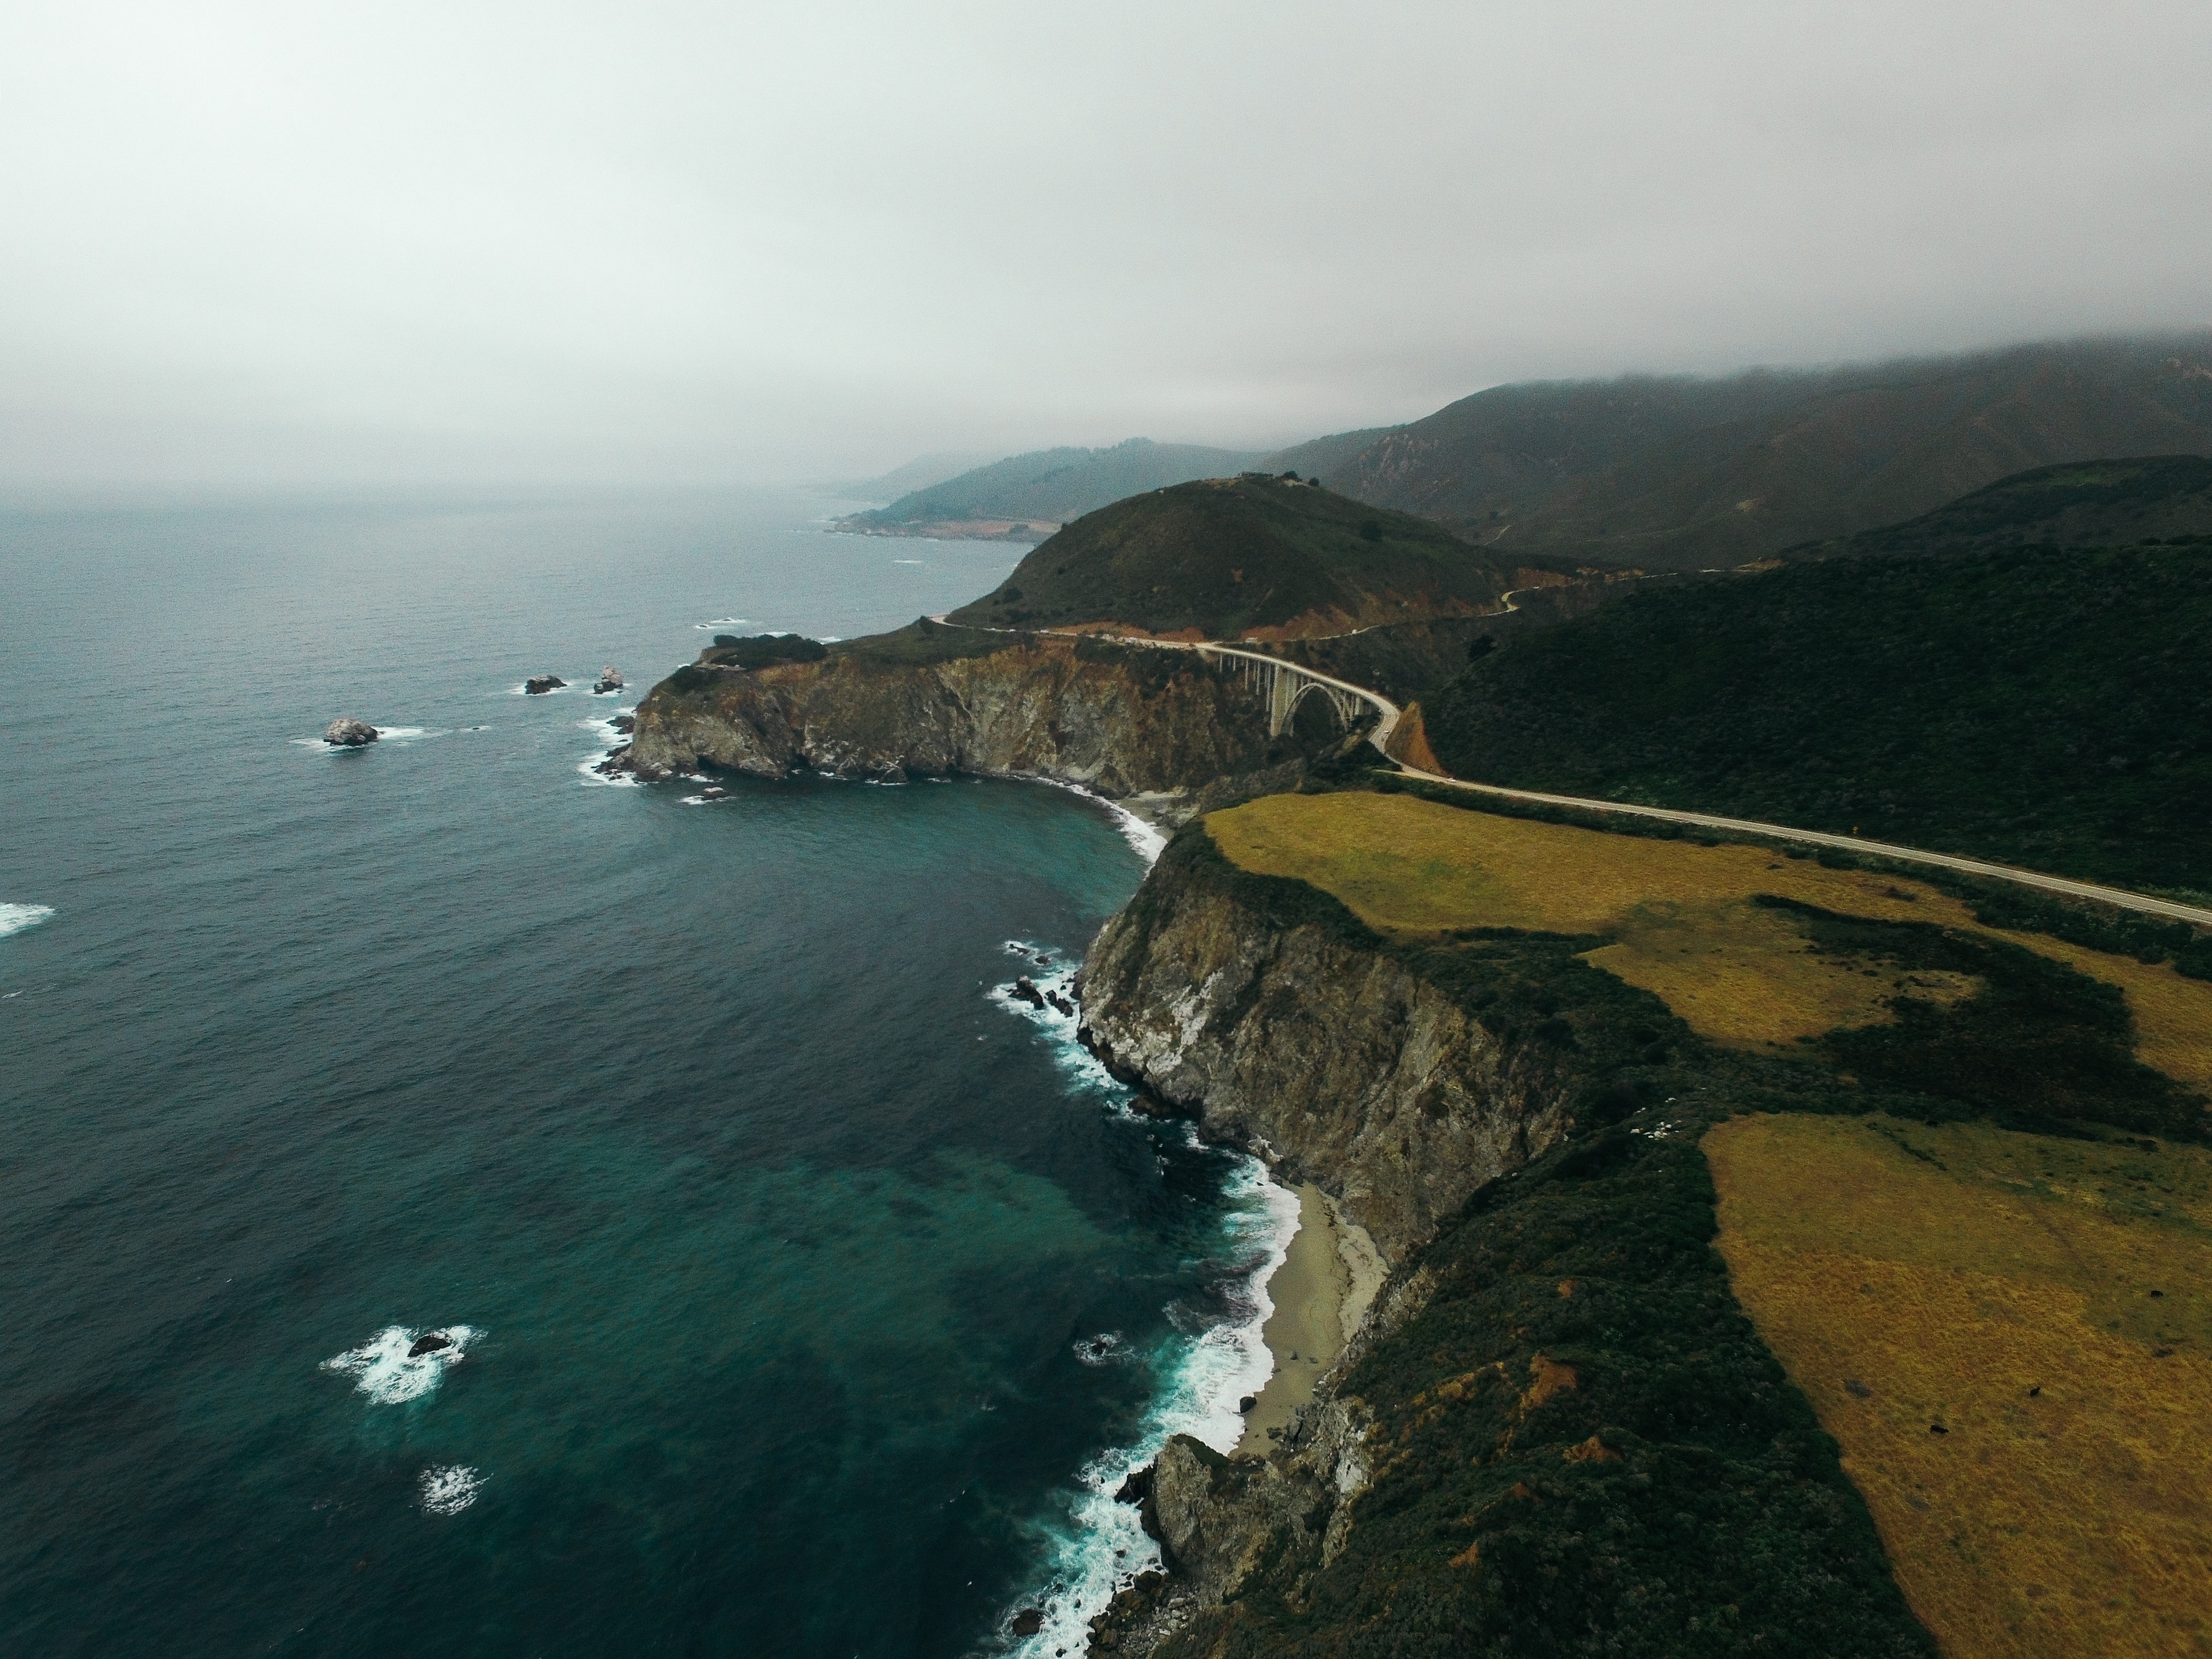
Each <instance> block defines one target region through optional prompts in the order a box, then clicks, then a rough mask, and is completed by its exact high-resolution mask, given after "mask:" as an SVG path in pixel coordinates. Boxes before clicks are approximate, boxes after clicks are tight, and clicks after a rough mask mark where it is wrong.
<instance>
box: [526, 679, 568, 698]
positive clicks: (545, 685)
mask: <svg viewBox="0 0 2212 1659" xmlns="http://www.w3.org/2000/svg"><path fill="white" fill-rule="evenodd" d="M566 684H568V681H566V680H564V679H562V678H561V677H560V676H559V675H558V674H532V676H531V677H530V678H528V679H526V680H525V681H523V683H522V689H523V690H524V691H525V692H526V693H527V694H528V695H529V696H533V697H542V696H544V695H545V694H546V693H547V692H548V691H558V690H560V689H561V688H562V686H564V685H566Z"/></svg>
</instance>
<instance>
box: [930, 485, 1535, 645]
mask: <svg viewBox="0 0 2212 1659" xmlns="http://www.w3.org/2000/svg"><path fill="white" fill-rule="evenodd" d="M1512 586H1514V582H1513V580H1512V579H1511V577H1510V574H1509V573H1508V571H1507V570H1506V568H1505V567H1504V566H1503V565H1501V564H1500V563H1499V562H1498V561H1496V560H1494V559H1493V558H1492V557H1491V556H1488V555H1486V554H1485V553H1482V552H1480V551H1479V550H1476V549H1474V548H1473V547H1470V546H1468V544H1466V543H1465V542H1462V541H1461V540H1459V539H1458V538H1455V537H1454V536H1452V535H1450V534H1449V533H1448V532H1445V531H1443V530H1442V529H1440V528H1438V527H1437V526H1436V525H1434V524H1431V523H1430V522H1429V521H1428V520H1425V519H1418V518H1415V517H1413V516H1412V515H1411V514H1409V513H1393V512H1390V511H1389V510H1388V509H1387V508H1377V507H1364V506H1362V505H1361V504H1360V503H1359V502H1358V501H1351V500H1349V499H1347V498H1346V497H1345V496H1342V495H1337V494H1335V493H1334V492H1333V491H1330V490H1327V489H1316V488H1315V487H1314V486H1312V485H1310V484H1305V483H1298V482H1297V481H1295V480H1291V479H1285V478H1272V477H1264V476H1261V475H1258V474H1252V475H1248V476H1245V477H1237V478H1219V479H1207V480H1204V481H1200V482H1198V483H1185V484H1178V485H1176V486H1175V487H1174V488H1172V489H1162V490H1156V491H1153V492H1152V493H1151V494H1148V495H1138V496H1133V497H1132V498H1130V499H1129V500H1127V501H1116V502H1115V503H1114V504H1113V505H1112V506H1110V507H1104V508H1102V509H1100V510H1099V511H1097V512H1096V513H1089V514H1086V515H1085V517H1083V518H1081V519H1079V520H1076V521H1075V522H1074V523H1073V524H1071V525H1069V526H1067V527H1066V529H1064V530H1062V531H1061V532H1060V533H1059V534H1058V535H1056V536H1054V537H1053V538H1051V539H1050V540H1048V541H1047V542H1044V543H1043V544H1041V545H1039V546H1038V547H1036V548H1035V549H1033V550H1031V551H1030V555H1029V556H1028V557H1027V558H1025V559H1024V560H1023V561H1022V562H1021V563H1020V564H1018V565H1017V566H1016V567H1015V568H1014V571H1013V574H1012V575H1011V576H1009V577H1007V578H1006V580H1005V581H1004V582H1003V583H1001V584H1000V586H999V587H998V588H997V589H996V590H995V591H994V592H991V593H988V594H986V595H985V596H984V597H983V598H982V599H978V600H977V601H976V602H975V604H973V605H966V606H964V607H963V608H962V609H960V610H958V611H954V612H953V613H952V615H951V620H952V621H955V622H964V623H979V624H982V625H985V626H990V627H1042V628H1053V627H1069V626H1074V625H1078V624H1083V623H1109V622H1110V623H1121V624H1124V625H1126V626H1128V627H1132V628H1140V629H1147V630H1150V631H1152V632H1154V633H1176V632H1182V631H1184V630H1187V629H1196V630H1198V632H1199V633H1200V634H1201V635H1204V636H1206V638H1209V639H1235V638H1239V637H1242V636H1243V635H1245V634H1247V633H1248V632H1249V631H1251V630H1254V629H1267V630H1279V631H1286V632H1289V633H1294V634H1297V633H1304V634H1314V633H1333V632H1338V631H1340V630H1342V629H1347V628H1354V627H1360V626H1364V625H1368V624H1371V623H1383V622H1398V621H1403V620H1406V619H1407V618H1411V617H1426V616H1453V615H1460V616H1464V615H1468V614H1470V613H1472V612H1474V611H1481V610H1485V609H1489V608H1492V607H1493V606H1495V605H1496V604H1497V603H1498V597H1499V596H1500V595H1501V594H1503V593H1504V592H1506V591H1507V590H1508V589H1509V588H1510V587H1512Z"/></svg>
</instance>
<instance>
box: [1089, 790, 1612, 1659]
mask: <svg viewBox="0 0 2212 1659" xmlns="http://www.w3.org/2000/svg"><path fill="white" fill-rule="evenodd" d="M1315 901H1316V896H1315V895H1313V894H1312V892H1311V890H1310V889H1304V888H1302V887H1301V886H1300V885H1299V884H1295V883H1287V882H1280V881H1277V880H1274V879H1273V878H1263V877H1255V876H1252V875H1249V873H1246V872H1242V871H1240V870H1237V868H1236V867H1235V866H1232V865H1231V864H1230V863H1229V862H1228V860H1226V859H1225V858H1223V857H1222V856H1221V854H1219V853H1218V850H1216V849H1215V848H1213V846H1212V840H1211V838H1210V837H1209V836H1206V832H1205V831H1204V829H1202V828H1200V827H1198V826H1196V825H1193V826H1192V827H1190V828H1188V829H1185V830H1184V831H1183V832H1182V834H1181V835H1180V836H1177V837H1176V841H1175V842H1173V843H1172V844H1171V845H1170V848H1169V850H1168V852H1167V853H1166V854H1164V855H1163V857H1162V858H1161V859H1160V860H1159V861H1158V864H1156V865H1155V866H1154V867H1153V870H1152V872H1151V873H1150V874H1149V875H1148V876H1147V877H1146V880H1145V883H1144V884H1143V886H1142V887H1140V888H1139V891H1138V893H1137V894H1136V895H1135V896H1133V898H1132V899H1131V901H1130V902H1129V903H1128V904H1127V906H1125V907H1124V908H1123V909H1122V910H1121V912H1120V913H1119V914H1118V915H1115V917H1114V918H1113V919H1112V920H1111V921H1109V922H1108V923H1107V925H1106V927H1104V928H1103V930H1102V931H1101V932H1100V933H1099V935H1098V937H1097V940H1096V941H1094V943H1093V944H1092V945H1091V950H1090V951H1089V953H1088V955H1087V957H1086V958H1085V963H1084V967H1083V972H1082V975H1081V987H1082V991H1081V1006H1082V1011H1083V1021H1084V1024H1083V1030H1082V1036H1083V1040H1084V1041H1085V1043H1086V1044H1087V1045H1088V1046H1089V1047H1090V1048H1091V1051H1092V1052H1093V1053H1094V1054H1097V1056H1098V1058H1099V1059H1100V1060H1101V1061H1102V1062H1103V1064H1104V1065H1105V1066H1107V1068H1108V1069H1109V1071H1111V1072H1112V1073H1114V1075H1115V1076H1116V1077H1117V1078H1119V1079H1121V1080H1122V1081H1124V1082H1126V1083H1127V1084H1129V1085H1132V1086H1133V1087H1134V1088H1135V1089H1137V1090H1138V1091H1139V1093H1140V1095H1141V1096H1142V1097H1144V1099H1145V1100H1146V1101H1147V1102H1148V1103H1150V1105H1151V1108H1152V1109H1154V1110H1156V1111H1158V1112H1160V1113H1162V1114H1163V1115H1176V1116H1182V1117H1188V1118H1192V1119H1194V1120H1195V1121H1196V1124H1197V1127H1198V1129H1199V1132H1200V1133H1201V1134H1203V1135H1204V1136H1206V1138H1207V1139H1212V1140H1214V1141H1217V1142H1220V1143H1223V1144H1228V1145H1234V1146H1239V1147H1242V1148H1244V1149H1246V1150H1249V1151H1250V1152H1254V1153H1255V1154H1256V1155H1258V1156H1259V1157H1261V1158H1262V1159H1264V1160H1265V1161H1266V1162H1267V1164H1268V1165H1269V1167H1270V1169H1271V1170H1273V1171H1274V1172H1275V1174H1276V1176H1277V1177H1278V1178H1279V1179H1280V1180H1284V1181H1286V1182H1291V1183H1292V1184H1294V1185H1295V1184H1307V1185H1310V1186H1311V1187H1315V1188H1319V1190H1320V1192H1321V1193H1322V1194H1326V1196H1327V1198H1328V1200H1329V1201H1330V1203H1331V1205H1332V1206H1334V1209H1335V1210H1336V1212H1337V1213H1338V1214H1340V1216H1341V1217H1342V1218H1343V1220H1344V1222H1345V1224H1346V1226H1347V1227H1350V1228H1354V1229H1359V1230H1362V1236H1363V1237H1371V1240H1372V1249H1373V1251H1374V1254H1375V1258H1376V1267H1377V1268H1378V1270H1379V1271H1380V1272H1381V1273H1387V1275H1388V1277H1387V1278H1385V1279H1383V1283H1382V1285H1381V1287H1380V1291H1379V1293H1376V1294H1373V1296H1372V1301H1371V1304H1370V1306H1368V1307H1367V1308H1366V1309H1365V1310H1364V1316H1363V1317H1362V1318H1361V1319H1360V1320H1359V1322H1358V1326H1357V1328H1355V1329H1353V1330H1352V1331H1351V1332H1349V1333H1347V1334H1346V1340H1344V1342H1343V1345H1342V1346H1341V1349H1340V1351H1339V1352H1336V1353H1335V1354H1334V1357H1333V1358H1332V1361H1331V1363H1329V1364H1328V1365H1327V1367H1326V1368H1325V1369H1324V1370H1322V1373H1321V1375H1320V1376H1318V1377H1316V1378H1315V1379H1313V1381H1312V1384H1311V1389H1312V1396H1311V1399H1310V1401H1309V1402H1308V1403H1305V1404H1303V1405H1300V1406H1298V1407H1297V1408H1296V1409H1295V1410H1294V1411H1292V1412H1291V1413H1290V1414H1289V1419H1288V1421H1287V1423H1285V1425H1281V1429H1280V1433H1279V1436H1278V1437H1275V1438H1273V1440H1272V1441H1269V1440H1262V1441H1261V1442H1259V1443H1257V1444H1255V1443H1253V1441H1252V1440H1251V1439H1250V1438H1249V1437H1248V1439H1247V1441H1246V1443H1243V1444H1242V1445H1240V1446H1239V1447H1238V1448H1237V1450H1236V1451H1235V1452H1234V1453H1232V1454H1231V1455H1223V1454H1221V1453H1219V1452H1217V1451H1215V1450H1214V1449H1212V1448H1211V1447H1209V1446H1206V1445H1205V1444H1204V1443H1201V1442H1200V1441H1198V1440H1196V1439H1194V1438H1193V1437H1189V1436H1177V1437H1176V1438H1175V1439H1173V1440H1171V1441H1170V1442H1169V1443H1168V1444H1167V1446H1166V1447H1165V1448H1164V1449H1163V1450H1162V1452H1161V1454H1160V1455H1159V1457H1158V1459H1157V1460H1156V1461H1155V1462H1153V1464H1152V1466H1150V1467H1149V1468H1146V1469H1145V1470H1142V1471H1139V1474H1138V1475H1136V1476H1134V1477H1133V1478H1132V1480H1131V1481H1130V1483H1129V1485H1128V1486H1127V1487H1125V1489H1124V1491H1123V1492H1122V1494H1121V1495H1122V1497H1123V1498H1124V1500H1125V1501H1128V1502H1133V1503H1137V1504H1139V1505H1140V1506H1141V1510H1142V1514H1143V1516H1144V1522H1145V1526H1146V1531H1147V1532H1149V1533H1150V1534H1152V1536H1153V1537H1154V1538H1155V1539H1156V1540H1157V1541H1158V1542H1159V1545H1160V1548H1161V1553H1162V1556H1163V1558H1164V1561H1165V1564H1166V1569H1167V1570H1166V1571H1164V1572H1153V1573H1147V1574H1145V1575H1143V1576H1142V1577H1139V1579H1137V1580H1136V1581H1135V1582H1134V1583H1132V1584H1131V1585H1130V1586H1129V1587H1128V1588H1127V1589H1125V1590H1124V1591H1123V1592H1122V1593H1121V1595H1119V1596H1117V1597H1116V1598H1115V1601H1113V1602H1112V1603H1111V1604H1110V1605H1109V1607H1108V1608H1107V1609H1106V1611H1105V1612H1103V1613H1101V1614H1100V1615H1098V1617H1097V1619H1096V1620H1093V1621H1092V1629H1093V1632H1094V1646H1095V1648H1096V1649H1097V1650H1098V1651H1101V1652H1114V1653H1128V1654H1138V1655H1142V1654H1149V1653H1152V1651H1154V1650H1156V1649H1158V1647H1159V1646H1160V1645H1161V1644H1163V1643H1164V1642H1165V1641H1167V1640H1168V1638H1170V1637H1171V1636H1172V1635H1173V1634H1174V1633H1175V1632H1176V1631H1178V1630H1180V1629H1182V1628H1183V1627H1184V1626H1186V1625H1187V1624H1188V1623H1189V1622H1190V1620H1192V1619H1193V1618H1194V1617H1195V1616H1196V1615H1197V1614H1199V1613H1201V1612H1203V1611H1204V1610H1206V1609H1208V1608H1213V1607H1220V1606H1221V1605H1222V1603H1223V1602H1224V1601H1227V1600H1230V1599H1231V1598H1234V1597H1235V1596H1236V1595H1237V1594H1238V1593H1239V1591H1240V1590H1241V1589H1243V1588H1245V1587H1246V1585H1247V1583H1248V1582H1249V1581H1250V1580H1252V1578H1253V1577H1254V1576H1255V1573H1257V1572H1259V1571H1261V1568H1262V1566H1263V1565H1264V1566H1265V1567H1266V1568H1267V1572H1268V1575H1269V1578H1270V1583H1271V1585H1277V1586H1279V1584H1280V1583H1281V1582H1282V1579H1283V1577H1284V1575H1285V1571H1286V1569H1285V1564H1286V1563H1287V1564H1289V1565H1288V1568H1287V1571H1288V1576H1289V1578H1290V1580H1291V1583H1293V1584H1295V1583H1297V1582H1298V1581H1300V1580H1301V1579H1303V1578H1307V1577H1310V1576H1311V1575H1312V1574H1313V1573H1315V1572H1318V1571H1321V1570H1322V1569H1323V1568H1326V1567H1327V1566H1328V1565H1329V1564H1330V1563H1331V1562H1332V1561H1334V1559H1336V1557H1337V1555H1338V1553H1340V1550H1341V1549H1342V1547H1343V1544H1344V1541H1345V1539H1346V1536H1347V1535H1348V1534H1349V1531H1350V1529H1351V1528H1352V1526H1353V1525H1354V1524H1355V1520H1356V1510H1357V1500H1358V1498H1359V1496H1360V1495H1361V1494H1362V1493H1363V1492H1364V1491H1366V1489H1367V1487H1368V1486H1369V1484H1370V1480H1371V1478H1372V1473H1373V1470H1372V1459H1371V1458H1370V1455H1368V1453H1367V1452H1366V1450H1365V1449H1364V1447H1365V1442H1366V1439H1367V1436H1368V1433H1369V1429H1370V1413H1368V1411H1367V1408H1366V1406H1365V1403H1364V1401H1361V1400H1359V1399H1358V1398H1357V1397H1356V1396H1350V1395H1343V1394H1342V1393H1340V1384H1341V1383H1342V1380H1343V1379H1344V1378H1345V1377H1346V1376H1347V1375H1348V1374H1349V1373H1350V1372H1351V1370H1352V1369H1353V1368H1354V1367H1355V1366H1356V1365H1357V1364H1358V1361H1359V1359H1360V1358H1362V1357H1364V1355H1365V1354H1366V1353H1367V1352H1369V1351H1370V1349H1371V1348H1372V1346H1374V1344H1375V1343H1376V1341H1377V1340H1379V1339H1380V1338H1382V1337H1383V1336H1384V1335H1385V1334H1388V1333H1389V1332H1390V1331H1392V1330H1394V1329H1395V1328H1397V1327H1398V1326H1399V1325H1401V1324H1402V1323H1403V1322H1405V1321H1406V1320H1407V1318H1409V1317H1411V1316H1413V1315H1414V1314H1416V1313H1418V1312H1419V1310H1420V1309H1421V1308H1422V1307H1423V1306H1424V1305H1425V1302H1426V1301H1427V1298H1428V1296H1429V1293H1430V1291H1431V1289H1432V1285H1431V1281H1430V1279H1429V1277H1428V1276H1427V1274H1426V1273H1425V1272H1424V1271H1423V1270H1422V1268H1421V1267H1420V1266H1419V1256H1420V1252H1421V1247H1422V1246H1423V1245H1424V1244H1425V1243H1426V1242H1427V1241H1428V1240H1429V1239H1430V1238H1431V1237H1432V1236H1433V1235H1434V1233H1435V1231H1436V1230H1437V1226H1438V1225H1440V1224H1441V1223H1442V1222H1443V1221H1444V1220H1445V1219H1448V1218H1449V1217H1450V1216H1452V1215H1453V1214H1454V1213H1455V1212H1457V1211H1458V1210H1459V1209H1460V1208H1461V1207H1462V1206H1463V1205H1464V1204H1465V1203H1466V1201H1467V1200H1468V1198H1469V1197H1470V1196H1471V1195H1472V1194H1474V1192H1475V1190H1476V1189H1477V1188H1480V1187H1482V1186H1484V1185H1486V1184H1487V1183H1489V1182H1493V1181H1495V1180H1497V1179H1498V1178H1499V1177H1500V1176H1504V1175H1507V1174H1509V1173H1510V1172H1512V1171H1513V1170H1517V1169H1519V1168H1521V1167H1522V1165H1524V1164H1527V1163H1528V1161H1529V1160H1530V1159H1531V1158H1534V1157H1537V1156H1540V1155H1541V1153H1543V1152H1545V1151H1547V1150H1548V1149H1549V1148H1550V1147H1552V1146H1554V1145H1556V1144H1557V1143H1558V1142H1559V1141H1560V1140H1561V1139H1563V1138H1564V1137H1565V1135H1566V1134H1567V1133H1569V1132H1570V1131H1571V1128H1572V1127H1573V1118H1572V1115H1571V1103H1570V1100H1571V1094H1572V1091H1573V1088H1574V1085H1575V1079H1574V1078H1573V1077H1572V1075H1571V1073H1568V1072H1566V1071H1565V1070H1564V1069H1562V1068H1560V1067H1559V1066H1554V1065H1552V1064H1550V1063H1549V1061H1548V1060H1547V1055H1546V1054H1545V1053H1544V1052H1543V1050H1542V1047H1541V1045H1539V1044H1528V1043H1525V1042H1515V1041H1512V1040H1510V1039H1507V1038H1503V1037H1501V1036H1498V1035H1497V1034H1495V1033H1493V1032H1492V1030H1489V1029H1488V1028H1487V1027H1486V1025H1485V1024H1483V1023H1482V1022H1481V1021H1480V1019H1479V1018H1475V1017H1474V1016H1473V1015H1471V1014H1469V1013H1468V1011H1467V1009H1466V1007H1465V1006H1464V1000H1463V999H1462V997H1460V996H1458V995H1456V994H1454V993H1452V992H1450V991H1448V990H1446V989H1444V988H1443V987H1439V986H1437V985H1436V984H1434V983H1432V982H1431V981H1429V980H1427V979H1426V978H1425V977H1424V976H1423V975H1421V974H1419V972H1417V971H1415V970H1414V969H1413V968H1411V967H1409V966H1408V965H1407V963H1405V962H1404V961H1403V960H1401V958H1400V957H1399V956H1398V955H1397V954H1396V953H1395V952H1392V951H1388V950H1386V949H1384V948H1383V941H1382V940H1380V939H1376V938H1375V937H1374V936H1373V935H1371V934H1367V933H1365V930H1364V928H1362V927H1360V926H1359V924H1358V923H1357V922H1356V921H1351V920H1350V918H1349V915H1348V913H1344V912H1342V911H1341V908H1340V907H1335V906H1334V901H1328V900H1325V899H1324V900H1321V901H1320V902H1318V903H1317V902H1315ZM1332 910H1334V912H1335V913H1334V914H1332V913H1331V912H1332ZM1347 924H1348V925H1347ZM1363 935H1364V937H1363Z"/></svg>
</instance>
